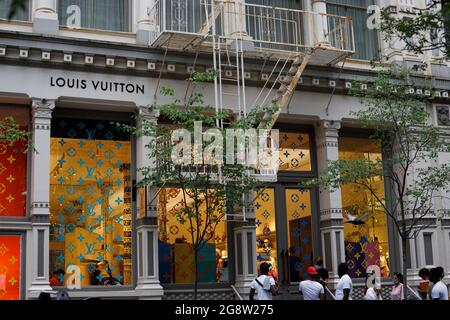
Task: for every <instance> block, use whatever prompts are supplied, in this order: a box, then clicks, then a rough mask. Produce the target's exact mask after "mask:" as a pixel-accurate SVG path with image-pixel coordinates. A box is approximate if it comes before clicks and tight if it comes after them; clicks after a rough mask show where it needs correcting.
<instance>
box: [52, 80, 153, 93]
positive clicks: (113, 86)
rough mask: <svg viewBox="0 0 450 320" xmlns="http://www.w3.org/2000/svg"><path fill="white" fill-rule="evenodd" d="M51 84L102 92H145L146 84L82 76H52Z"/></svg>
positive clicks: (55, 86)
mask: <svg viewBox="0 0 450 320" xmlns="http://www.w3.org/2000/svg"><path fill="white" fill-rule="evenodd" d="M50 86H51V87H54V88H69V89H78V90H94V91H100V92H114V93H128V94H144V93H145V86H144V85H143V84H136V83H130V82H128V83H127V82H115V81H103V80H87V79H80V78H65V77H53V76H52V77H50Z"/></svg>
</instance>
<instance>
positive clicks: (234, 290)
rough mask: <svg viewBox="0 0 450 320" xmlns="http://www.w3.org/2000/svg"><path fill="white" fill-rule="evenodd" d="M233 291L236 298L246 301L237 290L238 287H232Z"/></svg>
mask: <svg viewBox="0 0 450 320" xmlns="http://www.w3.org/2000/svg"><path fill="white" fill-rule="evenodd" d="M231 289H233V292H234V294H235V295H236V297H237V298H238V300H244V298H243V297H242V296H241V294H240V293H239V291H238V290H237V289H236V287H235V286H234V285H231Z"/></svg>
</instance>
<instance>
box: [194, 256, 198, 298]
mask: <svg viewBox="0 0 450 320" xmlns="http://www.w3.org/2000/svg"><path fill="white" fill-rule="evenodd" d="M194 267H195V277H194V300H197V293H198V249H197V248H195V249H194Z"/></svg>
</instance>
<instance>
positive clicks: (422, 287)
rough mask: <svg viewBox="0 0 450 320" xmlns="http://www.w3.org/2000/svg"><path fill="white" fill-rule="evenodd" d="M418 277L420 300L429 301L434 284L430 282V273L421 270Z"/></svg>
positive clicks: (423, 269) (426, 270)
mask: <svg viewBox="0 0 450 320" xmlns="http://www.w3.org/2000/svg"><path fill="white" fill-rule="evenodd" d="M419 277H420V278H422V280H420V282H419V295H420V297H421V298H422V300H431V290H432V289H433V286H434V283H433V282H431V281H430V279H431V272H430V270H429V269H427V268H422V269H420V271H419Z"/></svg>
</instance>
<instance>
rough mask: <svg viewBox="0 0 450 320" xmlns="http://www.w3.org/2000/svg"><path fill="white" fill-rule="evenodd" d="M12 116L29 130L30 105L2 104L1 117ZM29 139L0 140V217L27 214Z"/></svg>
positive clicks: (23, 128)
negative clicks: (15, 140)
mask: <svg viewBox="0 0 450 320" xmlns="http://www.w3.org/2000/svg"><path fill="white" fill-rule="evenodd" d="M5 117H11V118H12V119H14V122H15V123H17V124H19V126H20V129H21V130H25V131H28V123H29V121H30V109H29V107H25V106H24V107H20V106H7V105H0V119H1V120H4V119H5ZM27 157H28V156H27V141H22V140H21V141H17V142H15V143H13V144H11V143H9V142H8V141H1V140H0V217H5V216H9V217H11V216H12V217H20V216H25V214H26V191H27Z"/></svg>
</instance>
